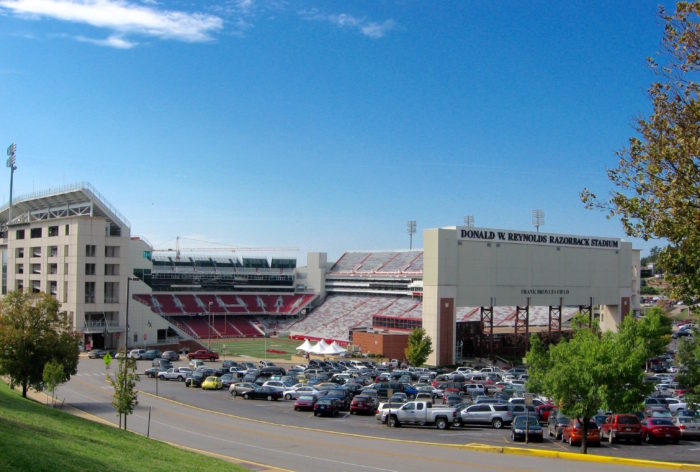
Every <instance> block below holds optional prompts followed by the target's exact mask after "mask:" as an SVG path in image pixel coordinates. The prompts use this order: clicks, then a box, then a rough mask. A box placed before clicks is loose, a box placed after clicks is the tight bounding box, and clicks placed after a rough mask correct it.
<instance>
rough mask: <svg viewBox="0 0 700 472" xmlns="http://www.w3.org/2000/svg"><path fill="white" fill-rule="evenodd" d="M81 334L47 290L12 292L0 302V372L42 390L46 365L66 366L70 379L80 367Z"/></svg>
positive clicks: (23, 391)
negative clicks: (79, 346)
mask: <svg viewBox="0 0 700 472" xmlns="http://www.w3.org/2000/svg"><path fill="white" fill-rule="evenodd" d="M78 355H79V349H78V336H77V335H76V334H75V333H73V332H72V330H71V325H70V323H69V322H68V320H67V319H66V318H65V314H64V313H59V312H58V302H57V301H56V299H55V298H53V297H51V296H50V295H47V294H45V293H36V294H29V293H21V292H10V293H8V294H7V295H6V296H5V298H3V300H2V302H1V303H0V374H6V375H9V376H10V379H11V381H12V383H14V384H19V385H21V386H22V396H24V397H26V396H27V389H28V388H29V387H33V388H36V389H37V390H41V388H42V384H43V381H44V365H46V363H47V362H49V361H54V362H57V363H59V364H61V365H62V366H63V373H64V375H65V378H66V379H70V376H71V375H73V374H75V373H76V372H77V369H78Z"/></svg>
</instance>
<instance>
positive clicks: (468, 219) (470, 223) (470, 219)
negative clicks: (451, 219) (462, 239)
mask: <svg viewBox="0 0 700 472" xmlns="http://www.w3.org/2000/svg"><path fill="white" fill-rule="evenodd" d="M464 226H466V227H467V228H473V227H474V215H467V216H465V217H464Z"/></svg>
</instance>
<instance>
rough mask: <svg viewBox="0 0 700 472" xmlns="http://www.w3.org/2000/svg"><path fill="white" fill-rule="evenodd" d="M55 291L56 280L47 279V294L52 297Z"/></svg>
mask: <svg viewBox="0 0 700 472" xmlns="http://www.w3.org/2000/svg"><path fill="white" fill-rule="evenodd" d="M56 292H58V282H56V281H55V280H50V281H49V294H51V296H52V297H55V296H56Z"/></svg>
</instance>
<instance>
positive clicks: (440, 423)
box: [387, 401, 457, 429]
mask: <svg viewBox="0 0 700 472" xmlns="http://www.w3.org/2000/svg"><path fill="white" fill-rule="evenodd" d="M388 416H389V418H388V420H387V422H388V424H389V426H393V427H399V426H401V425H404V424H413V425H419V426H431V425H435V427H436V428H437V429H447V428H449V427H450V426H452V425H454V424H455V422H456V421H457V410H456V409H455V408H447V407H434V406H433V402H430V401H415V402H408V403H404V404H403V405H402V406H401V407H399V408H395V409H394V408H392V409H390V410H389V413H388Z"/></svg>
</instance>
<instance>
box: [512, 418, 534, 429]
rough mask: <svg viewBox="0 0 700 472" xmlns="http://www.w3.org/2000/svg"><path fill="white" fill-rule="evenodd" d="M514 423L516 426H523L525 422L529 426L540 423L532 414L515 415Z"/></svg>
mask: <svg viewBox="0 0 700 472" xmlns="http://www.w3.org/2000/svg"><path fill="white" fill-rule="evenodd" d="M514 423H515V427H516V428H524V427H525V425H526V424H527V425H528V426H530V427H533V426H535V427H537V426H539V425H540V423H539V422H538V421H537V418H536V417H534V416H529V417H528V416H516V417H515V421H514Z"/></svg>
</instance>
